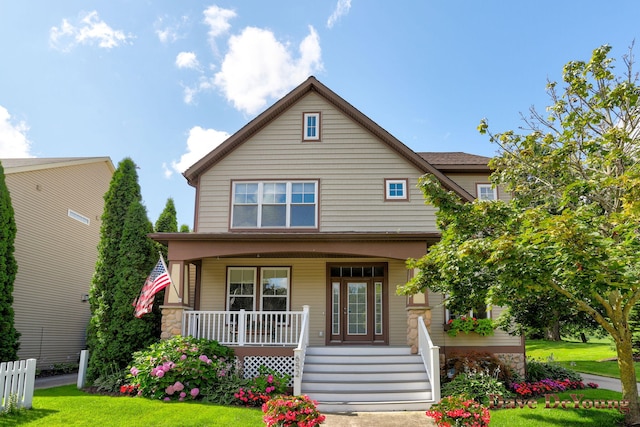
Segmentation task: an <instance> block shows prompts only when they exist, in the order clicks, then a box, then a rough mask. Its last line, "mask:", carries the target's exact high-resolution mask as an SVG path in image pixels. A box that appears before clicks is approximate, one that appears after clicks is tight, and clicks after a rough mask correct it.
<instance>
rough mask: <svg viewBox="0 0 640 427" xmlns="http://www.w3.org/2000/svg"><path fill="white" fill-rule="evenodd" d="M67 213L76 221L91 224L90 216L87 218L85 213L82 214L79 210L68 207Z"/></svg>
mask: <svg viewBox="0 0 640 427" xmlns="http://www.w3.org/2000/svg"><path fill="white" fill-rule="evenodd" d="M67 215H68V216H69V218H73V219H75V220H76V221H80V222H81V223H83V224H86V225H89V218H87V217H86V216H84V215H80V214H79V213H78V212H76V211H74V210H71V209H68V210H67Z"/></svg>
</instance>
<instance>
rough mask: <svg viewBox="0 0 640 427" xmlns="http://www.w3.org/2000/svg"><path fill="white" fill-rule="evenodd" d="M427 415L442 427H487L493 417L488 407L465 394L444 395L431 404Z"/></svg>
mask: <svg viewBox="0 0 640 427" xmlns="http://www.w3.org/2000/svg"><path fill="white" fill-rule="evenodd" d="M427 417H431V418H433V419H434V420H435V422H436V425H438V426H441V427H452V426H456V427H458V426H460V427H486V426H488V425H489V421H490V419H491V415H490V414H489V410H488V409H487V408H485V407H484V406H482V405H481V404H480V403H478V402H476V401H475V400H472V399H467V398H466V397H464V396H447V397H443V398H442V399H441V400H440V402H438V403H436V404H435V405H432V406H431V409H429V410H428V411H427Z"/></svg>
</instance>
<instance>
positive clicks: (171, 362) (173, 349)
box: [127, 336, 235, 401]
mask: <svg viewBox="0 0 640 427" xmlns="http://www.w3.org/2000/svg"><path fill="white" fill-rule="evenodd" d="M133 357H134V358H133V362H132V364H131V365H130V366H129V374H128V375H127V379H128V380H129V385H130V386H133V387H134V388H137V390H138V395H139V396H144V397H148V398H151V399H164V400H166V401H169V400H185V399H199V398H200V390H201V389H206V388H208V387H214V386H215V385H216V384H218V383H220V382H221V381H222V379H224V378H226V377H227V376H229V375H233V373H234V370H235V365H234V363H233V350H232V349H230V348H228V347H225V346H222V345H220V344H218V342H217V341H210V340H206V339H195V338H193V337H181V336H176V337H173V338H171V339H169V340H166V341H161V342H159V343H156V344H152V345H151V346H150V347H149V348H148V349H147V350H144V351H138V352H135V353H134V354H133Z"/></svg>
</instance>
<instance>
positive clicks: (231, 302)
mask: <svg viewBox="0 0 640 427" xmlns="http://www.w3.org/2000/svg"><path fill="white" fill-rule="evenodd" d="M258 277H259V278H260V282H258ZM227 292H228V294H227V307H228V308H229V310H230V311H239V310H241V309H244V310H246V311H255V310H262V311H287V310H288V309H289V293H290V268H289V267H259V268H258V267H229V268H228V269H227Z"/></svg>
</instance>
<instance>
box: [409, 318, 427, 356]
mask: <svg viewBox="0 0 640 427" xmlns="http://www.w3.org/2000/svg"><path fill="white" fill-rule="evenodd" d="M419 317H422V318H423V319H424V324H425V325H426V327H427V328H429V327H430V326H431V308H430V307H407V344H408V345H409V347H411V353H412V354H416V353H418V318H419Z"/></svg>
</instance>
